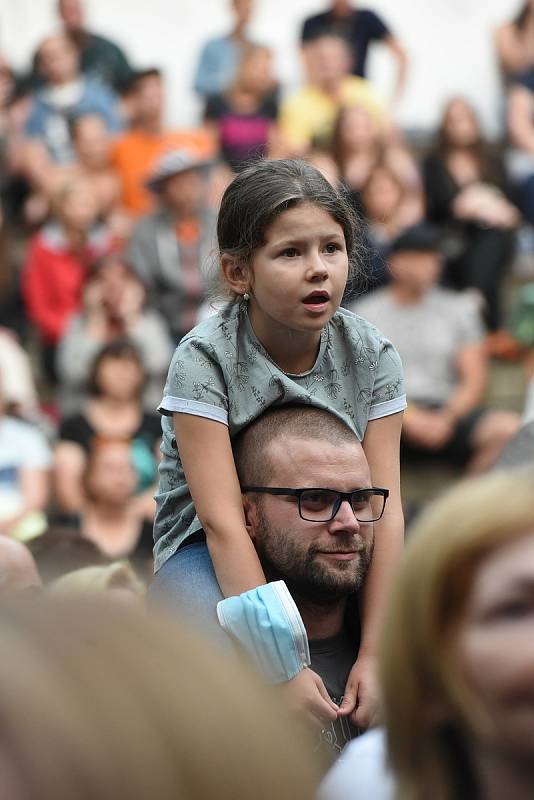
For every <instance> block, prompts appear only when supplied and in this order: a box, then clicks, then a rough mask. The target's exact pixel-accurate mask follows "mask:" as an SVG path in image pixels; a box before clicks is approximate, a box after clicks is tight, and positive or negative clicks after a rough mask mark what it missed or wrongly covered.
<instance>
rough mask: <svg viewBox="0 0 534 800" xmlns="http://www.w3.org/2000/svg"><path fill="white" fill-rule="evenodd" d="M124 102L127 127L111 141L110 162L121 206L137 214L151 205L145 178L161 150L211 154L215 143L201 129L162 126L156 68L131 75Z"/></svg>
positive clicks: (159, 75) (158, 77)
mask: <svg viewBox="0 0 534 800" xmlns="http://www.w3.org/2000/svg"><path fill="white" fill-rule="evenodd" d="M128 102H129V103H130V107H131V127H130V128H129V130H127V131H125V132H124V133H123V134H122V135H121V136H119V137H118V139H117V141H116V142H115V146H114V149H113V159H112V163H113V166H114V168H115V169H116V170H117V173H118V175H119V178H120V181H121V202H122V205H123V206H124V208H125V209H126V211H128V212H129V213H131V214H133V215H139V214H143V213H146V212H148V211H150V209H151V208H152V206H153V205H154V201H153V197H152V196H151V194H150V192H149V191H148V190H147V189H146V188H145V180H146V179H147V177H148V174H149V172H150V170H151V169H152V168H153V165H154V163H155V162H156V161H157V160H158V158H160V157H161V155H162V154H163V153H165V152H166V151H167V150H172V149H176V148H181V147H187V148H191V149H193V150H195V151H196V152H197V153H198V154H199V155H200V156H202V157H211V156H212V155H213V154H214V152H215V143H214V141H213V138H212V136H211V135H210V134H209V133H208V132H207V131H206V130H204V129H202V128H198V129H191V130H187V129H182V130H173V131H169V130H166V129H165V125H164V96H163V79H162V76H161V72H160V71H159V69H156V68H152V69H146V70H143V71H141V72H138V73H136V74H135V75H134V77H133V79H132V81H131V84H130V88H129V92H128Z"/></svg>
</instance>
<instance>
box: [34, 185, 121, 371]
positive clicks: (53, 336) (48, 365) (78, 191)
mask: <svg viewBox="0 0 534 800" xmlns="http://www.w3.org/2000/svg"><path fill="white" fill-rule="evenodd" d="M97 215H98V204H97V200H96V197H95V195H94V192H93V191H92V188H91V186H90V184H89V183H88V182H87V181H86V180H84V179H75V180H72V181H69V182H67V183H65V184H64V185H63V186H62V187H61V188H60V189H59V191H58V192H57V194H56V197H55V198H54V216H53V217H52V219H51V221H50V222H49V223H47V224H46V225H45V226H44V227H43V228H42V229H41V230H40V231H38V232H37V233H36V234H34V236H33V237H32V239H31V241H30V245H29V249H28V254H27V257H26V263H25V264H24V267H23V273H22V295H23V299H24V304H25V307H26V313H27V315H28V319H29V320H30V321H31V322H32V323H33V324H34V326H35V328H36V329H37V332H38V334H39V338H40V340H41V344H42V348H43V363H44V367H45V370H46V373H47V376H48V377H49V378H54V357H55V349H56V344H57V342H58V341H59V339H60V338H61V337H62V335H63V333H64V331H65V328H66V326H67V323H68V322H69V320H70V318H71V316H72V315H73V314H74V313H76V312H77V311H78V309H79V307H80V301H81V289H82V286H83V284H84V282H85V278H86V275H87V272H88V268H89V266H90V264H92V262H93V261H94V260H95V259H97V258H99V257H100V256H102V255H104V254H106V253H108V252H110V250H112V249H113V247H114V245H115V241H114V239H113V236H112V234H111V233H110V232H109V231H108V230H107V229H106V228H105V227H104V226H103V225H101V224H99V223H98V222H97Z"/></svg>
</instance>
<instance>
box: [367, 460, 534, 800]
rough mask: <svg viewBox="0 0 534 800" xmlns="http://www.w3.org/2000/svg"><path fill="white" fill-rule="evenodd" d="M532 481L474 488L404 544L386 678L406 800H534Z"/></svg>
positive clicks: (498, 476)
mask: <svg viewBox="0 0 534 800" xmlns="http://www.w3.org/2000/svg"><path fill="white" fill-rule="evenodd" d="M533 497H534V476H533V475H532V473H530V474H527V473H522V472H519V471H518V472H513V471H511V472H510V473H508V474H505V473H494V474H491V475H490V476H486V477H482V478H479V479H477V480H472V481H467V482H465V483H463V484H461V485H460V486H458V487H457V488H455V489H453V490H452V491H451V492H450V493H448V494H447V495H446V496H445V497H443V498H442V499H441V500H440V501H438V502H437V503H436V504H434V505H433V506H432V507H431V508H430V509H429V510H428V511H427V512H426V513H425V514H424V515H423V516H422V518H421V519H420V521H419V523H418V524H417V526H416V529H415V530H414V531H413V534H412V536H411V537H410V539H409V541H408V545H407V548H406V552H405V554H404V560H403V562H402V565H401V568H400V571H399V573H398V576H397V580H396V583H395V586H394V589H393V592H392V595H391V599H390V604H389V613H388V615H387V620H386V624H385V629H384V633H383V646H382V655H381V679H382V687H383V711H384V721H385V726H386V731H387V741H388V748H389V755H390V760H391V764H392V767H393V771H394V773H395V774H396V778H397V785H398V797H399V798H400V800H426V798H428V797H433V798H434V800H459V799H460V798H465V800H497V798H498V799H499V800H501V798H503V797H506V798H507V800H523V798H525V800H526V798H532V797H533V796H534V501H533Z"/></svg>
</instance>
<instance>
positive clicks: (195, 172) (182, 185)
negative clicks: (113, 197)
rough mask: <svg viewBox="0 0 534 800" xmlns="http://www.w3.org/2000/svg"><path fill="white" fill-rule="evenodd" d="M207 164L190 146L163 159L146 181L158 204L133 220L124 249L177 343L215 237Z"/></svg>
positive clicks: (191, 317)
mask: <svg viewBox="0 0 534 800" xmlns="http://www.w3.org/2000/svg"><path fill="white" fill-rule="evenodd" d="M206 168H207V162H206V161H205V160H202V159H200V158H199V157H198V156H196V155H195V154H194V152H192V151H188V150H173V151H171V152H169V153H167V154H166V155H164V156H163V157H162V158H161V160H160V161H159V163H158V165H157V166H156V169H155V170H154V172H153V173H152V176H151V177H150V179H149V181H148V183H147V185H148V186H149V187H150V189H151V190H152V192H153V193H154V194H155V195H156V196H157V197H158V198H159V201H160V207H159V209H158V210H157V211H155V212H154V213H152V214H149V215H147V216H146V217H143V218H142V219H141V220H140V221H139V222H138V223H137V225H136V227H135V229H134V232H133V235H132V239H131V241H130V245H129V247H128V251H127V258H128V260H129V261H130V263H131V264H132V266H133V268H134V269H135V271H136V272H137V274H138V275H139V277H140V278H141V280H142V281H143V283H144V285H145V286H146V287H147V291H148V296H149V302H150V305H151V307H152V308H155V309H157V310H158V311H159V313H160V314H161V315H162V316H163V317H164V318H165V320H166V321H167V324H168V326H169V329H170V331H171V334H172V336H173V338H174V339H175V340H176V342H178V341H179V340H180V339H181V338H182V336H184V335H185V334H186V333H187V332H188V331H190V330H191V328H192V327H194V325H196V323H197V314H198V310H199V308H200V305H201V304H202V301H203V298H204V294H205V277H204V275H203V267H205V265H206V262H207V261H208V259H209V258H210V257H211V255H212V252H213V247H214V242H215V236H214V234H215V230H214V229H215V220H214V216H213V213H212V211H211V210H210V209H209V208H208V207H207V205H206V192H207V175H206V174H205V173H206Z"/></svg>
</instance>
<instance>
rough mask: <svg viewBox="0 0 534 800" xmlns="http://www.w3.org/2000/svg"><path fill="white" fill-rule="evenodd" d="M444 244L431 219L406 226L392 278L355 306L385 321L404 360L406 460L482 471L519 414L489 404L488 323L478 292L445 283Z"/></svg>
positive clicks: (393, 251) (392, 260) (396, 246)
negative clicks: (477, 299)
mask: <svg viewBox="0 0 534 800" xmlns="http://www.w3.org/2000/svg"><path fill="white" fill-rule="evenodd" d="M441 249H442V240H441V236H440V232H439V230H438V229H437V228H435V227H434V226H433V225H430V224H429V223H427V222H423V223H420V224H418V225H414V226H412V227H410V228H407V229H406V230H404V231H402V232H401V233H400V234H399V235H398V236H397V237H396V239H394V241H393V242H392V244H391V248H390V252H389V272H390V276H391V283H390V284H389V285H388V286H386V287H384V288H382V289H378V290H376V291H375V292H372V293H371V294H370V295H368V296H367V297H364V298H362V299H361V300H359V301H357V302H356V303H355V304H354V305H353V307H352V308H351V310H354V311H356V313H358V314H361V316H362V317H365V318H366V319H368V320H370V321H371V322H373V323H374V324H376V325H380V328H381V329H382V330H383V331H384V332H385V334H386V336H387V337H388V338H389V339H390V340H391V341H392V342H395V346H396V347H397V348H398V350H399V353H400V356H401V358H402V361H403V365H404V370H405V377H406V389H407V395H408V408H407V410H406V412H405V415H404V424H403V432H402V449H401V454H402V456H403V457H404V459H405V460H414V459H417V460H421V459H424V458H425V457H428V456H429V455H431V456H434V457H435V456H438V457H440V458H443V459H444V460H447V461H449V462H452V463H453V464H456V465H458V466H467V467H468V469H469V470H470V471H473V472H475V471H481V470H483V469H485V468H487V467H489V466H490V465H491V464H492V463H493V462H494V460H495V459H496V457H497V456H498V454H499V453H500V451H501V449H502V448H503V446H504V445H505V444H506V443H507V442H508V440H509V439H510V438H511V437H512V436H513V434H514V433H515V432H516V430H517V428H518V426H519V416H518V415H517V414H516V413H515V412H511V411H504V410H497V409H491V410H490V409H486V408H484V407H483V406H482V403H483V398H484V393H485V386H486V379H487V362H486V357H485V354H484V349H483V337H484V331H483V326H482V322H481V320H480V317H479V313H478V310H477V309H476V308H475V307H474V305H473V302H472V300H471V298H469V297H467V296H466V295H464V294H461V293H458V292H455V291H452V290H450V289H445V288H443V287H441V286H439V285H438V281H439V278H440V275H441V260H442V258H441Z"/></svg>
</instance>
